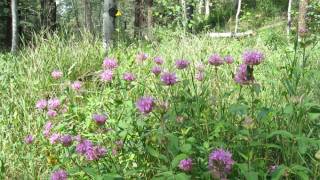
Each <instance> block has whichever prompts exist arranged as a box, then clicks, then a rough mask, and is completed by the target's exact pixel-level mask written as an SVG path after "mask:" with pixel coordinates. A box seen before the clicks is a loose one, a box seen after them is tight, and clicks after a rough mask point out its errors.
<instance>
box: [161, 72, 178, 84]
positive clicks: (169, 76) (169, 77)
mask: <svg viewBox="0 0 320 180" xmlns="http://www.w3.org/2000/svg"><path fill="white" fill-rule="evenodd" d="M161 81H162V82H163V83H164V84H165V85H167V86H172V85H174V84H175V83H177V76H176V73H170V72H164V73H162V75H161Z"/></svg>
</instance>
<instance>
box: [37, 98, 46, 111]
mask: <svg viewBox="0 0 320 180" xmlns="http://www.w3.org/2000/svg"><path fill="white" fill-rule="evenodd" d="M46 107H47V100H45V99H40V100H38V101H37V102H36V108H37V109H39V110H44V109H45V108H46Z"/></svg>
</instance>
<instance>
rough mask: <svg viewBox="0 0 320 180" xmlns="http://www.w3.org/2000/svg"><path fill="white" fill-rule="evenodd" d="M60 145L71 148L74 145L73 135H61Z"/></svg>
mask: <svg viewBox="0 0 320 180" xmlns="http://www.w3.org/2000/svg"><path fill="white" fill-rule="evenodd" d="M59 140H60V143H61V144H62V145H63V146H65V147H68V146H71V145H72V142H73V140H72V136H71V135H68V134H67V135H61V136H60V139H59Z"/></svg>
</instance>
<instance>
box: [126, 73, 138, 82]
mask: <svg viewBox="0 0 320 180" xmlns="http://www.w3.org/2000/svg"><path fill="white" fill-rule="evenodd" d="M123 79H124V80H125V81H128V82H130V81H134V80H135V79H136V77H135V76H134V74H132V73H129V72H126V73H124V74H123Z"/></svg>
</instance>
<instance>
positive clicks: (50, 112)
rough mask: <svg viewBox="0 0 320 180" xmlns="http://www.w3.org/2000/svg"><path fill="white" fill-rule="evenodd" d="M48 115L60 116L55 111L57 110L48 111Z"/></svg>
mask: <svg viewBox="0 0 320 180" xmlns="http://www.w3.org/2000/svg"><path fill="white" fill-rule="evenodd" d="M47 115H48V116H49V117H52V118H53V117H56V116H57V115H58V113H57V111H55V110H52V109H49V110H48V112H47Z"/></svg>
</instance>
